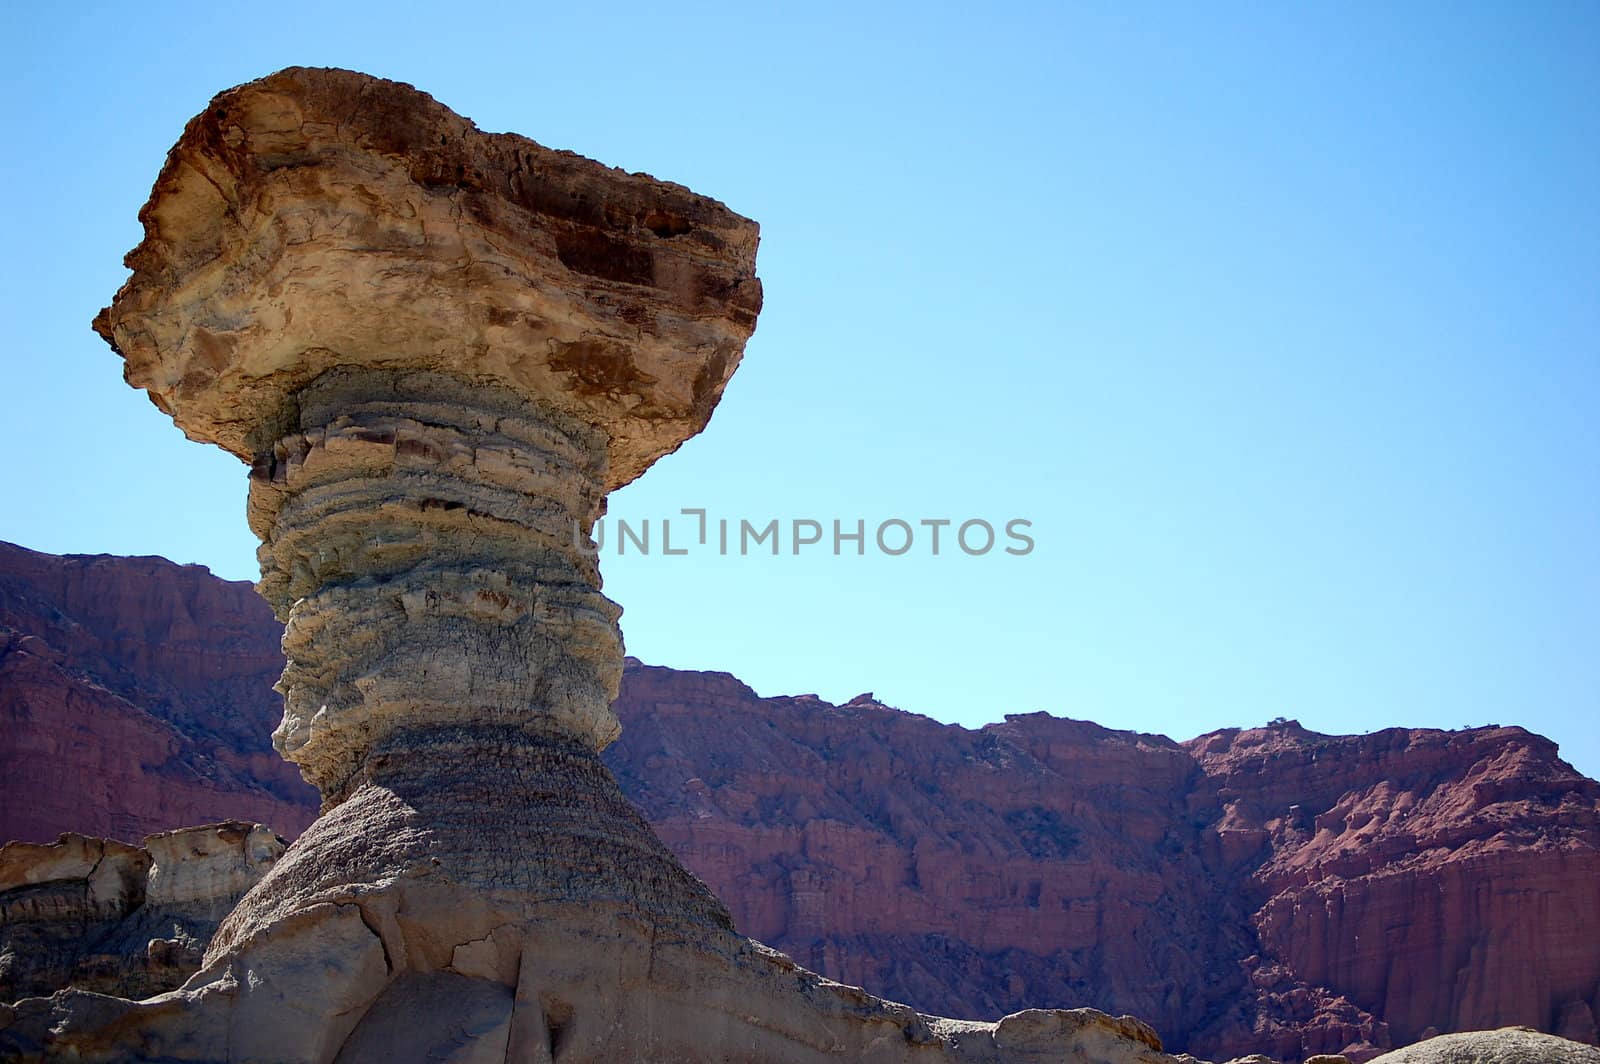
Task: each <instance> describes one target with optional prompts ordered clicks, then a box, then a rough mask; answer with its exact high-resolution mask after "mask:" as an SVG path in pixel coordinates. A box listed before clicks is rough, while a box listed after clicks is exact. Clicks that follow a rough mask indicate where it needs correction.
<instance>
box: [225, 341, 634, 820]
mask: <svg viewBox="0 0 1600 1064" xmlns="http://www.w3.org/2000/svg"><path fill="white" fill-rule="evenodd" d="M296 400H297V402H296V405H297V407H298V418H297V420H298V424H297V425H296V426H295V427H294V428H293V429H292V430H291V431H289V432H288V433H286V434H285V435H284V436H283V437H282V438H280V439H279V440H278V441H276V442H275V443H274V445H273V447H272V450H271V452H270V454H268V455H263V456H262V458H261V459H259V460H258V461H257V463H256V464H255V468H254V469H253V471H252V475H251V489H250V518H251V524H252V527H253V528H254V529H255V531H256V534H257V535H258V536H260V537H261V540H262V547H261V550H260V552H259V555H260V559H261V571H262V578H261V583H260V585H259V586H260V590H261V592H262V594H264V595H266V596H267V598H268V599H269V600H270V601H271V602H272V604H273V606H274V608H275V609H276V610H277V612H278V615H279V618H280V619H281V620H283V621H285V622H286V626H287V627H286V631H285V634H284V651H285V655H286V657H287V659H288V665H287V668H286V669H285V671H284V675H283V679H282V681H281V683H280V684H279V689H280V691H281V692H282V693H283V696H284V701H285V708H284V718H283V723H282V725H281V726H280V727H279V729H278V731H277V733H276V735H275V737H274V738H275V741H276V745H277V747H278V749H279V751H280V752H281V753H282V754H283V755H284V757H286V758H288V759H289V760H291V761H294V762H295V763H297V764H298V765H299V766H300V768H301V771H302V772H303V773H304V774H305V776H306V778H307V779H308V780H309V781H311V782H312V783H314V784H315V785H316V786H317V787H319V788H320V789H321V790H322V792H323V794H324V796H325V799H326V801H327V802H328V803H329V804H330V805H331V804H336V803H337V802H339V801H342V800H343V799H344V798H345V797H347V796H348V794H349V792H350V790H351V787H352V785H353V783H355V782H356V781H357V780H359V778H360V777H361V774H362V771H363V767H364V766H365V764H366V761H367V758H368V757H369V755H370V754H371V752H372V750H373V748H374V746H384V745H385V744H387V747H389V748H392V747H393V746H394V744H395V742H397V741H398V740H396V739H395V738H394V733H396V732H401V731H406V730H415V729H418V728H430V729H436V728H439V727H440V726H444V725H457V726H459V725H467V724H492V725H495V726H497V727H503V728H514V729H523V730H526V731H527V732H528V733H529V734H530V735H532V736H535V737H547V738H549V739H551V740H552V741H557V740H559V741H567V742H572V743H575V744H577V745H579V746H581V747H584V748H586V749H589V750H592V751H599V750H601V749H603V748H604V747H605V746H607V745H608V744H609V743H610V742H611V741H612V740H613V739H614V738H616V736H617V734H618V731H619V727H618V724H617V721H616V717H615V716H614V715H613V714H612V712H611V708H610V705H611V701H612V700H613V699H614V698H615V697H616V691H617V683H618V681H619V678H620V673H621V642H620V637H619V635H618V632H617V626H616V621H617V616H618V613H619V612H620V611H619V610H618V609H617V607H616V606H615V605H614V604H613V603H612V602H610V601H609V600H608V599H606V598H605V597H604V596H603V595H602V594H601V593H600V590H599V584H600V579H599V573H598V572H597V569H596V564H595V561H596V560H595V558H594V556H593V555H591V554H590V553H588V551H587V550H586V547H587V546H588V543H589V540H588V533H589V531H590V530H591V529H592V527H593V524H594V521H595V519H596V518H597V516H598V515H599V512H600V509H601V507H602V505H603V500H604V491H605V470H606V444H607V442H608V441H607V440H606V438H605V434H604V433H603V432H602V431H601V430H599V429H597V428H595V427H594V426H591V425H588V424H585V423H583V422H581V421H579V420H577V419H575V418H572V417H570V416H564V415H561V414H558V413H556V412H554V411H551V410H549V409H546V408H542V407H540V406H539V405H538V404H537V403H534V402H531V401H529V400H526V399H523V398H521V397H519V396H517V395H516V394H515V393H513V392H511V391H509V390H508V389H506V388H503V387H499V386H493V385H481V384H474V383H471V382H468V381H465V380H462V379H460V378H458V377H454V376H450V375H447V374H442V373H436V372H420V371H417V372H405V371H385V370H356V371H346V370H333V371H329V372H328V373H325V374H324V375H323V376H322V377H319V378H318V379H317V380H316V381H315V382H313V383H312V384H311V385H308V386H307V387H306V388H305V389H303V390H302V391H300V392H299V393H297V396H296Z"/></svg>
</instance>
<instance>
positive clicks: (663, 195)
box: [0, 69, 1164, 1064]
mask: <svg viewBox="0 0 1600 1064" xmlns="http://www.w3.org/2000/svg"><path fill="white" fill-rule="evenodd" d="M141 218H142V220H143V221H144V224H145V239H144V241H143V243H141V244H140V245H139V247H138V248H137V249H135V250H134V251H133V252H132V253H131V254H130V255H129V258H128V264H129V265H130V266H131V267H132V268H133V271H134V273H133V276H132V277H131V279H130V280H129V281H128V283H127V284H126V285H125V286H124V287H123V289H122V290H121V291H120V292H119V293H118V295H117V298H116V300H115V302H114V303H113V305H112V306H111V307H110V308H108V309H107V310H106V311H105V312H103V313H102V314H101V316H100V317H99V318H98V319H97V321H96V323H95V324H96V328H97V329H98V330H99V331H100V332H101V334H102V335H104V336H105V337H106V338H107V339H108V340H109V341H110V342H111V343H112V344H113V346H114V347H115V348H116V349H117V350H118V352H119V353H121V354H122V356H123V357H124V358H125V360H126V375H127V378H128V381H129V382H130V383H131V384H133V385H135V386H137V387H140V388H144V389H146V390H147V391H148V392H149V394H150V397H151V399H152V400H153V401H154V402H155V403H156V405H157V406H159V407H160V408H161V409H162V410H164V411H166V412H167V413H168V414H170V415H171V416H172V418H173V420H174V421H175V422H176V423H177V424H178V425H179V427H180V428H182V429H183V431H184V432H185V433H186V434H188V435H189V436H190V437H192V438H194V439H198V440H204V441H208V442H212V443H216V444H218V445H220V446H222V447H224V448H226V449H228V450H229V451H231V452H233V453H234V454H236V455H238V456H239V457H240V458H241V459H243V460H245V461H246V462H248V463H250V466H251V490H250V505H249V520H250V524H251V527H252V529H253V530H254V531H255V532H256V534H257V535H258V536H259V537H260V538H261V541H262V546H261V550H260V559H261V569H262V578H261V583H260V585H259V588H260V591H261V593H262V594H263V595H265V596H266V597H267V598H268V600H269V601H270V602H271V603H272V604H273V606H274V608H275V609H276V610H277V612H278V614H279V616H280V618H281V619H283V620H284V621H285V622H286V625H287V630H286V633H285V636H284V650H285V652H286V655H287V657H288V665H287V667H286V669H285V670H284V674H283V678H282V681H281V682H280V685H279V689H280V690H281V691H282V692H283V695H284V699H285V712H284V718H283V723H282V725H281V727H280V728H279V729H278V731H277V732H276V734H275V737H274V738H275V742H276V744H277V747H278V749H279V751H280V752H281V753H282V754H283V755H284V756H285V757H286V758H288V759H290V760H291V761H294V762H295V763H296V764H298V765H299V766H300V768H301V771H302V773H303V774H304V775H305V777H306V778H307V779H308V780H309V781H311V782H312V783H314V784H315V785H316V786H317V787H318V788H319V789H320V790H321V792H322V795H323V801H324V807H323V815H322V816H321V817H320V818H319V819H318V820H317V821H316V823H314V824H313V825H312V826H311V827H310V829H308V830H307V832H306V833H305V834H304V835H303V836H302V837H301V838H300V839H299V840H298V841H297V842H296V843H295V844H294V846H292V847H291V848H290V850H289V851H288V852H287V853H286V854H285V855H284V857H283V858H282V859H281V860H280V861H279V862H278V863H277V864H276V865H275V866H274V867H273V868H272V870H271V871H270V872H269V873H268V874H267V875H266V876H265V878H264V879H262V881H261V882H260V883H259V884H258V885H257V886H256V887H255V888H254V889H252V890H251V891H250V892H249V893H248V894H247V895H246V896H245V898H244V899H243V900H242V901H241V902H240V903H239V905H238V907H237V908H236V909H235V910H234V912H233V913H232V914H231V915H230V916H229V917H228V918H227V919H226V921H225V922H224V923H223V924H222V926H221V928H220V929H219V931H218V933H217V935H216V936H215V938H214V939H213V940H212V942H211V945H210V947H209V949H208V951H207V954H206V960H205V965H204V967H203V968H202V970H201V971H200V972H199V973H198V974H197V975H196V976H194V977H193V978H192V979H191V980H189V982H188V983H187V984H186V985H185V986H184V987H183V988H182V989H181V990H178V991H175V992H173V993H171V994H167V995H163V996H160V997H157V998H152V999H150V1000H147V1001H144V1002H126V1001H121V1000H119V999H114V998H104V997H97V996H94V995H86V994H82V993H74V992H65V993H63V994H58V995H57V996H56V997H55V998H52V999H49V1000H43V999H36V1000H34V1001H30V1002H23V1003H22V1004H21V1005H19V1006H18V1007H17V1009H16V1011H15V1013H13V1014H10V1015H7V1016H3V1017H0V1027H4V1030H0V1039H5V1040H9V1041H8V1044H7V1043H0V1045H4V1046H5V1047H7V1048H10V1049H11V1050H12V1051H13V1052H17V1053H21V1054H24V1055H43V1056H50V1055H52V1054H60V1055H63V1056H65V1055H72V1054H76V1055H77V1056H78V1057H80V1058H86V1059H95V1058H127V1057H129V1056H132V1057H145V1058H150V1059H182V1060H240V1061H243V1060H281V1061H334V1060H337V1061H368V1060H370V1061H387V1060H402V1059H417V1060H422V1059H427V1060H452V1061H480V1060H481V1061H503V1060H515V1061H560V1062H563V1064H568V1062H578V1061H625V1060H653V1061H663V1060H718V1061H722V1060H748V1061H757V1060H773V1061H780V1060H781V1061H811V1060H824V1059H827V1060H873V1061H904V1060H911V1059H916V1060H940V1059H949V1060H973V1061H1001V1060H1006V1061H1012V1060H1015V1061H1022V1060H1084V1061H1089V1060H1108V1061H1109V1060H1147V1061H1154V1060H1158V1059H1164V1058H1162V1057H1161V1056H1160V1054H1159V1043H1158V1042H1157V1041H1156V1040H1155V1038H1154V1036H1153V1035H1152V1034H1151V1033H1150V1032H1149V1031H1148V1029H1147V1028H1144V1027H1143V1026H1142V1025H1140V1024H1138V1023H1137V1021H1133V1020H1129V1019H1123V1020H1112V1019H1110V1018H1108V1017H1104V1016H1101V1015H1100V1014H1098V1013H1092V1012H1088V1011H1083V1012H1039V1013H1022V1014H1018V1015H1017V1016H1013V1017H1008V1018H1007V1019H1006V1020H1004V1021H1002V1022H1000V1023H999V1024H977V1023H961V1022H956V1021H948V1020H937V1019H933V1018H929V1017H924V1016H921V1015H919V1014H918V1013H916V1012H914V1011H913V1010H911V1009H909V1008H907V1007H905V1006H903V1005H895V1004H891V1003H886V1002H883V1001H879V1000H877V999H874V998H871V997H870V996H868V995H866V994H864V993H862V992H861V991H859V990H855V989H853V988H849V987H843V986H839V985H837V984H833V983H829V982H827V981H826V980H823V979H821V978H819V977H817V976H815V975H813V974H811V973H808V972H805V971H803V970H801V969H799V968H797V967H796V966H795V965H793V964H792V963H791V962H789V961H788V960H787V959H786V958H783V957H782V956H781V955H778V954H775V953H773V952H771V951H769V950H766V949H765V948H764V947H762V946H760V945H759V944H756V943H753V942H750V941H749V940H746V939H744V938H742V937H740V936H739V935H737V934H736V933H735V932H734V930H733V927H732V924H731V921H730V919H729V917H728V914H727V912H726V910H725V909H724V908H723V906H722V905H721V903H720V902H718V901H717V899H716V898H715V897H714V896H712V894H711V893H710V892H709V891H708V890H707V889H706V888H705V886H704V885H703V884H701V883H700V882H699V881H698V880H697V879H695V878H694V877H693V876H692V875H690V874H689V873H688V872H686V871H685V870H684V869H683V868H682V866H681V865H679V863H678V862H677V861H676V860H675V859H674V858H673V857H672V855H671V854H670V853H669V852H668V851H667V850H666V849H665V848H664V847H663V846H662V845H661V843H660V842H659V841H658V840H657V839H656V837H655V835H654V834H653V833H652V832H651V830H650V828H649V827H648V826H647V825H646V823H645V822H644V820H643V819H642V818H641V817H640V816H639V815H638V814H637V813H636V812H635V811H634V810H633V809H632V808H631V807H630V806H629V805H628V803H627V802H626V800H624V798H623V797H622V795H621V793H620V792H619V790H618V789H617V786H616V783H615V782H614V781H613V780H612V778H611V776H610V774H609V773H608V772H607V771H606V769H605V768H604V767H603V765H602V764H601V763H600V761H599V759H598V757H597V756H596V755H597V753H598V751H600V750H601V749H603V748H604V747H605V746H606V745H607V744H608V743H609V742H611V740H612V739H613V738H615V736H616V735H617V732H618V725H617V722H616V719H615V717H614V716H613V715H612V713H611V709H610V703H611V701H612V699H613V698H615V696H616V693H617V683H618V680H619V676H620V672H621V666H622V651H621V641H620V636H619V634H618V630H617V626H616V621H617V616H618V612H619V611H618V609H617V608H616V606H614V605H613V604H612V603H611V602H610V601H608V600H607V599H606V598H605V597H604V596H603V595H602V594H601V593H600V578H599V573H598V571H597V568H596V561H595V557H594V556H593V555H592V554H591V553H590V552H589V551H588V550H587V549H586V548H587V547H588V546H589V544H588V542H587V536H588V533H589V531H590V529H591V528H592V526H593V523H594V521H595V520H596V519H597V517H598V516H599V515H600V514H601V513H602V511H603V507H604V502H605V495H606V493H607V492H608V491H609V490H611V489H613V488H616V487H618V486H620V485H621V484H625V483H627V482H628V481H629V480H631V479H633V478H634V477H636V476H638V475H639V474H640V473H642V472H643V471H644V470H645V469H646V468H647V467H648V466H649V465H650V464H651V463H652V462H653V461H655V460H656V459H657V458H659V457H661V456H662V455H663V454H666V453H668V452H670V451H671V450H673V449H675V448H676V447H677V446H679V445H680V444H681V443H682V442H683V441H684V440H686V439H688V438H689V437H690V436H692V435H694V434H695V433H697V432H699V431H700V430H701V429H702V428H703V427H704V426H705V424H706V422H707V419H708V418H709V416H710V413H711V410H712V408H713V407H714V406H715V404H716V402H717V400H718V398H719V397H720V395H721V392H722V389H723V386H724V384H725V383H726V381H727V380H728V377H729V376H730V374H731V373H732V372H733V370H734V368H735V367H736V366H737V364H738V361H739V358H740V356H741V354H742V351H743V347H744V343H745V341H746V339H747V338H748V337H749V335H750V333H751V331H752V330H753V328H754V326H755V319H756V314H757V313H758V311H759V309H760V304H761V288H760V283H759V282H758V281H757V280H756V278H755V275H754V262H755V251H756V242H757V230H756V226H755V224H754V223H752V222H750V221H749V220H747V219H744V218H741V217H739V216H738V215H736V214H734V213H733V212H731V211H729V210H728V209H727V208H725V207H723V206H722V205H721V204H719V203H716V202H715V201H712V200H709V199H706V198H704V197H701V196H697V195H695V194H693V193H691V192H689V191H688V190H686V189H683V188H681V187H678V186H675V185H670V184H667V183H664V182H660V181H656V180H655V179H653V178H650V177H647V176H643V175H636V174H625V173H622V172H620V171H616V170H611V169H608V168H606V167H604V166H601V165H600V164H598V163H594V162H591V161H589V160H586V159H581V158H578V157H576V156H573V155H571V154H568V153H562V152H555V151H551V150H549V149H546V148H543V147H540V146H539V145H537V144H534V143H533V142H531V141H528V140H526V139H523V138H521V137H516V136H511V135H489V134H484V133H482V132H479V131H478V130H477V129H475V128H474V127H473V126H472V125H471V124H470V123H469V122H467V121H466V120H465V119H462V118H460V117H459V116H457V115H455V114H453V113H451V112H450V111H448V110H447V109H445V108H444V107H442V106H441V105H439V104H438V103H436V102H435V101H433V100H432V99H430V98H429V97H427V96H425V95H423V94H421V93H419V92H416V91H415V90H413V89H411V88H410V87H408V86H403V85H398V84H394V83H391V82H384V81H378V80H375V79H372V78H367V77H364V76H362V75H358V74H352V73H349V72H344V71H334V70H302V69H295V70H287V71H284V72H281V73H279V74H275V75H273V76H271V77H269V78H266V79H263V80H262V81H258V82H253V83H251V84H249V85H245V86H242V87H240V88H238V89H234V90H232V91H230V92H227V93H224V94H222V95H221V96H219V97H217V98H216V99H215V100H214V101H212V103H211V105H210V106H209V107H208V108H207V109H206V111H205V112H204V113H202V114H201V115H200V116H198V117H197V118H195V119H194V120H193V121H192V122H191V123H190V124H189V126H188V128H187V129H186V130H185V132H184V135H183V137H182V139H181V140H180V141H179V143H178V145H177V146H176V147H175V148H174V149H173V151H172V153H171V155H170V156H169V158H168V160H167V164H166V166H165V168H164V169H163V171H162V173H161V176H160V178H159V179H158V181H157V183H156V186H155V191H154V193H153V194H152V197H151V200H150V202H149V203H148V204H147V205H146V206H145V208H144V210H143V211H142V212H141Z"/></svg>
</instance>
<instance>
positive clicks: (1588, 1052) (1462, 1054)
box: [1375, 1027, 1600, 1064]
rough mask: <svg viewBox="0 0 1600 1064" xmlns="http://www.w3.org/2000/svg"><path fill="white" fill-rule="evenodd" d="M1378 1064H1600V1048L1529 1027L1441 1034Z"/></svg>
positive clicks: (1380, 1060)
mask: <svg viewBox="0 0 1600 1064" xmlns="http://www.w3.org/2000/svg"><path fill="white" fill-rule="evenodd" d="M1375 1064H1600V1049H1596V1048H1595V1047H1594V1046H1592V1045H1583V1044H1582V1043H1579V1042H1573V1041H1571V1040H1569V1039H1565V1038H1558V1037H1556V1036H1555V1035H1548V1034H1544V1033H1542V1032H1539V1031H1533V1030H1529V1029H1528V1028H1526V1027H1505V1028H1501V1029H1500V1030H1497V1031H1468V1032H1462V1033H1460V1034H1445V1035H1439V1036H1438V1037H1437V1038H1429V1039H1426V1040H1425V1041H1422V1042H1418V1043H1416V1044H1415V1045H1410V1046H1406V1047H1405V1048H1404V1049H1397V1050H1395V1051H1394V1052H1393V1053H1385V1054H1384V1055H1383V1056H1381V1057H1378V1058H1377V1061H1376V1062H1375Z"/></svg>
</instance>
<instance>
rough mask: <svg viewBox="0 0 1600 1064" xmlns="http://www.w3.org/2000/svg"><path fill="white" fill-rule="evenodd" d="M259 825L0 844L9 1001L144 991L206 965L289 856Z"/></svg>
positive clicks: (1, 989) (0, 991)
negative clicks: (141, 840) (131, 840)
mask: <svg viewBox="0 0 1600 1064" xmlns="http://www.w3.org/2000/svg"><path fill="white" fill-rule="evenodd" d="M284 845H285V844H284V841H283V840H282V839H280V838H278V837H277V836H276V835H274V834H273V833H272V832H271V831H269V830H267V829H266V828H264V827H262V826H261V825H259V824H246V823H241V822H237V821H234V822H229V823H224V824H211V825H206V826H204V827H197V828H185V829H181V830H178V831H169V832H163V833H162V834H159V835H152V836H150V837H149V838H148V839H146V840H145V845H144V846H143V847H142V848H140V847H133V846H128V845H125V844H123V843H120V842H115V841H112V840H109V839H91V838H85V837H84V836H82V835H70V834H69V835H63V836H62V837H61V838H60V839H59V840H58V841H56V842H55V843H51V844H48V845H39V844H33V843H22V842H13V843H8V844H7V845H6V846H5V847H3V848H0V1001H16V1000H18V999H20V998H23V997H31V996H39V995H48V994H52V993H54V992H55V991H57V990H59V989H61V988H63V987H67V986H72V987H77V988H79V989H82V990H90V991H96V992H103V993H107V994H118V995H121V996H125V997H143V996H145V995H147V994H155V993H160V992H162V991H166V990H172V989H174V988H175V987H177V986H178V985H179V984H181V983H182V982H183V981H184V980H185V979H187V978H188V977H189V976H190V975H192V974H194V972H195V970H196V969H197V968H198V967H199V966H200V959H201V955H202V954H203V952H204V950H205V947H206V943H208V942H209V941H210V940H211V938H212V936H213V935H214V934H215V933H216V930H217V925H218V924H220V923H221V922H222V918H223V917H224V916H226V915H227V914H228V912H229V911H230V910H232V909H233V907H234V905H236V904H237V903H238V901H239V899H240V898H241V897H242V896H243V895H244V893H245V891H247V890H249V889H250V888H251V887H252V886H254V885H255V884H256V882H257V881H259V880H260V879H261V877H262V875H263V874H265V872H266V871H267V869H268V868H270V867H271V866H272V864H273V862H275V861H276V860H277V859H278V858H279V857H280V856H281V855H282V854H283V851H284Z"/></svg>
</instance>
